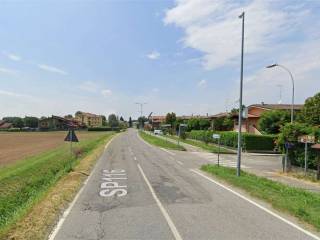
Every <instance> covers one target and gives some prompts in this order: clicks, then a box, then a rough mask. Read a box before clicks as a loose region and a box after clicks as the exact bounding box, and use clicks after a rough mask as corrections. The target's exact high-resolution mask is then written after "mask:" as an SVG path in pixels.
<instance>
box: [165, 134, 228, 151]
mask: <svg viewBox="0 0 320 240" xmlns="http://www.w3.org/2000/svg"><path fill="white" fill-rule="evenodd" d="M169 137H170V138H171V139H175V140H177V139H178V137H176V136H169ZM180 141H181V142H183V143H187V144H190V145H192V146H195V147H199V148H202V149H204V150H206V151H208V152H212V153H218V152H219V147H218V146H217V145H213V144H207V143H204V142H201V141H197V140H192V139H183V138H182V139H181V138H180ZM220 153H222V154H233V153H234V152H233V151H230V150H228V149H226V148H223V147H220Z"/></svg>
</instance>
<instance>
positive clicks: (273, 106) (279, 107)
mask: <svg viewBox="0 0 320 240" xmlns="http://www.w3.org/2000/svg"><path fill="white" fill-rule="evenodd" d="M250 107H258V108H264V109H271V110H290V109H291V104H266V103H262V104H252V105H250V106H248V108H250ZM302 107H303V104H294V105H293V109H294V110H301V109H302Z"/></svg>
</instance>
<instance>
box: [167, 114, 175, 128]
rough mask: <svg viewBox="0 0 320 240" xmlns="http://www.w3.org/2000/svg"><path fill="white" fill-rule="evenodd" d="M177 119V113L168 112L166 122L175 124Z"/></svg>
mask: <svg viewBox="0 0 320 240" xmlns="http://www.w3.org/2000/svg"><path fill="white" fill-rule="evenodd" d="M176 121H177V116H176V114H175V113H173V112H172V113H167V115H166V124H171V126H174V125H175V123H176Z"/></svg>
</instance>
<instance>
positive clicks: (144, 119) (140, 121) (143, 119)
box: [138, 116, 148, 129]
mask: <svg viewBox="0 0 320 240" xmlns="http://www.w3.org/2000/svg"><path fill="white" fill-rule="evenodd" d="M147 121H148V119H147V118H146V117H145V116H142V117H139V118H138V122H139V127H140V128H141V129H142V128H144V123H145V122H147Z"/></svg>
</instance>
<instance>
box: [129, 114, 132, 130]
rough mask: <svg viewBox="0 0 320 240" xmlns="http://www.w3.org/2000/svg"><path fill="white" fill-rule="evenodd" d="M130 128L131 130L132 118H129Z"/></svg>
mask: <svg viewBox="0 0 320 240" xmlns="http://www.w3.org/2000/svg"><path fill="white" fill-rule="evenodd" d="M129 127H130V128H131V127H132V118H131V117H129Z"/></svg>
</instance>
